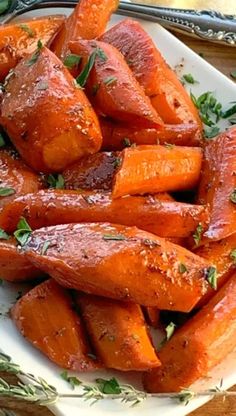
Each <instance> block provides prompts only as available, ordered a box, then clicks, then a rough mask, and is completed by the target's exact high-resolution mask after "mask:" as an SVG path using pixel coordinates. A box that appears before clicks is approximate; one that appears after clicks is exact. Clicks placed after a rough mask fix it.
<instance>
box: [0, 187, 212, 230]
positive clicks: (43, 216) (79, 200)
mask: <svg viewBox="0 0 236 416" xmlns="http://www.w3.org/2000/svg"><path fill="white" fill-rule="evenodd" d="M161 198H163V197H161ZM22 216H25V218H26V219H27V222H28V223H29V225H30V227H31V228H33V229H37V228H40V227H45V226H49V225H57V224H68V223H76V222H78V223H79V222H105V221H109V222H113V223H115V222H116V223H118V224H124V225H135V226H137V227H138V228H140V229H143V230H146V231H149V232H152V233H153V234H157V235H159V236H160V237H188V236H190V235H192V234H193V232H194V231H195V229H196V227H197V225H198V224H199V222H200V223H201V224H203V226H204V228H205V229H206V228H207V222H208V211H207V209H206V208H205V207H204V206H201V205H191V204H185V203H181V202H169V201H165V200H161V199H159V196H158V195H156V196H145V197H144V196H128V197H125V198H118V199H115V200H113V199H112V197H111V194H110V193H105V194H104V193H101V192H91V191H87V192H86V191H83V192H80V193H78V192H76V191H65V190H45V191H40V192H37V193H35V194H28V195H26V196H24V197H21V198H17V199H16V200H15V201H13V202H12V203H10V204H8V205H7V206H6V207H5V209H3V211H2V212H0V227H1V228H3V229H4V230H6V231H8V232H12V231H14V230H15V229H16V226H17V223H18V221H19V219H20V217H22Z"/></svg>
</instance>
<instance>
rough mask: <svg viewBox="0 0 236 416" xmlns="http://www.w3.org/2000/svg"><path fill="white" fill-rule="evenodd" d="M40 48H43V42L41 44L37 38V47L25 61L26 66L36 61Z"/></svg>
mask: <svg viewBox="0 0 236 416" xmlns="http://www.w3.org/2000/svg"><path fill="white" fill-rule="evenodd" d="M42 48H43V44H42V42H41V40H38V43H37V49H36V51H35V52H34V53H33V55H32V56H31V58H30V59H29V60H28V61H27V63H26V65H27V66H31V65H34V64H35V63H36V62H37V60H38V58H39V55H40V51H41V49H42Z"/></svg>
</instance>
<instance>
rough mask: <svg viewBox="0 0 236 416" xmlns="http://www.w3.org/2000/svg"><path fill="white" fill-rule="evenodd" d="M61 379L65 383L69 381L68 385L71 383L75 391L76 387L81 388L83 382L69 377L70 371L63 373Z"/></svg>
mask: <svg viewBox="0 0 236 416" xmlns="http://www.w3.org/2000/svg"><path fill="white" fill-rule="evenodd" d="M60 376H61V378H62V379H63V380H65V381H67V383H69V384H70V385H71V387H72V389H73V390H74V388H75V386H79V385H80V384H82V382H81V381H80V380H79V379H78V378H77V377H75V376H69V375H68V371H66V370H65V371H62V373H61V374H60Z"/></svg>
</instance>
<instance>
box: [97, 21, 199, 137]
mask: <svg viewBox="0 0 236 416" xmlns="http://www.w3.org/2000/svg"><path fill="white" fill-rule="evenodd" d="M101 40H102V41H103V42H107V43H109V44H111V45H113V46H115V47H116V48H117V49H118V50H119V51H120V52H121V53H122V54H123V56H124V57H125V59H126V62H128V64H129V66H130V68H131V70H132V71H133V73H134V75H135V77H136V78H137V80H138V81H139V83H140V84H141V85H142V86H143V87H144V90H145V93H146V94H147V95H148V96H149V97H150V98H151V101H152V105H153V106H154V108H155V109H156V110H157V112H158V114H159V115H160V116H161V117H162V119H163V121H164V122H165V123H167V124H179V123H196V124H197V125H198V126H199V129H200V130H202V123H201V120H200V118H199V115H198V112H197V110H196V108H195V106H194V104H193V103H192V101H191V98H190V97H189V95H188V93H187V91H186V90H185V89H184V87H183V85H182V84H181V82H180V81H179V80H178V78H177V76H176V74H175V73H174V71H173V70H172V69H171V68H170V67H169V65H168V64H167V63H166V62H165V60H164V58H163V57H162V55H161V53H160V52H159V50H158V49H157V48H156V46H155V44H154V43H153V41H152V39H151V38H150V37H149V35H148V34H147V33H146V32H145V30H144V29H143V27H142V26H141V24H140V23H138V22H135V21H133V20H130V19H126V20H123V21H122V22H121V23H119V24H118V25H116V26H114V27H113V28H111V29H110V30H109V31H108V32H106V33H105V34H104V35H103V36H102V37H101Z"/></svg>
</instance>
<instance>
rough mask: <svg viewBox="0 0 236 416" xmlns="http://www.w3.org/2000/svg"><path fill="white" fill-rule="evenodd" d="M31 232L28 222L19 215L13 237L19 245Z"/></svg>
mask: <svg viewBox="0 0 236 416" xmlns="http://www.w3.org/2000/svg"><path fill="white" fill-rule="evenodd" d="M31 233H32V229H31V228H30V226H29V224H28V223H27V221H26V219H25V218H24V217H21V219H20V221H19V222H18V224H17V229H16V231H15V232H14V237H15V238H16V240H17V241H18V243H20V245H21V246H24V245H25V244H26V243H27V241H28V239H29V236H30V234H31Z"/></svg>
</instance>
